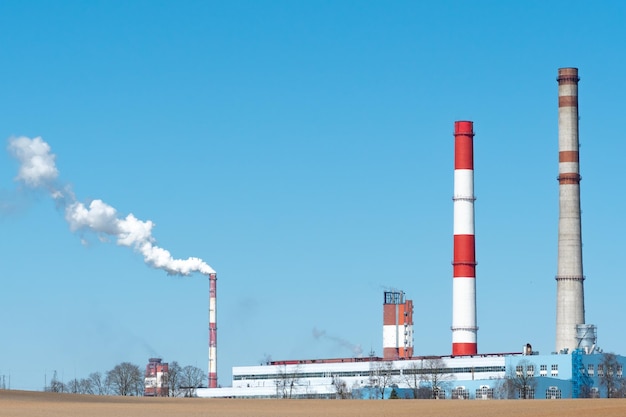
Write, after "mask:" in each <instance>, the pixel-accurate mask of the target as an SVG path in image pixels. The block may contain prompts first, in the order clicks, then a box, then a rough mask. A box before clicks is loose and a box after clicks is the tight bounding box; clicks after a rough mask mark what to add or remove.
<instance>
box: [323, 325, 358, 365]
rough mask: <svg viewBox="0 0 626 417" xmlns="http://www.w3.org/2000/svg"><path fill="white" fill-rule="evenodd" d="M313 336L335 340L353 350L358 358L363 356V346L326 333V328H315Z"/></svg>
mask: <svg viewBox="0 0 626 417" xmlns="http://www.w3.org/2000/svg"><path fill="white" fill-rule="evenodd" d="M313 337H314V338H316V339H328V340H331V341H333V342H335V343H336V344H338V345H339V346H341V347H344V348H347V349H349V350H350V351H351V352H352V354H353V355H354V356H356V357H357V358H360V357H361V356H363V348H361V345H355V344H353V343H350V342H349V341H347V340H345V339H342V338H340V337H337V336H330V335H328V334H326V330H318V329H317V328H313Z"/></svg>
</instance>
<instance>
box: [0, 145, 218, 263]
mask: <svg viewBox="0 0 626 417" xmlns="http://www.w3.org/2000/svg"><path fill="white" fill-rule="evenodd" d="M8 149H9V152H10V153H11V154H12V155H13V156H14V157H15V158H16V159H17V160H18V161H19V163H20V167H19V170H18V174H17V176H16V177H15V180H16V181H18V182H20V183H22V184H23V185H25V186H27V187H29V188H32V189H45V190H46V191H47V192H48V193H49V194H50V197H52V198H53V199H54V200H55V201H56V202H57V204H59V205H61V207H62V208H63V209H64V211H65V220H66V221H67V223H68V225H69V227H70V230H71V231H72V232H92V233H95V234H96V235H97V236H98V237H99V238H100V240H108V239H106V238H107V237H112V238H115V239H116V240H117V244H118V245H120V246H127V247H131V248H132V249H134V250H135V251H137V252H138V253H140V254H141V255H142V256H143V259H144V261H145V263H146V264H148V265H149V266H151V267H154V268H157V269H162V270H164V271H165V272H167V273H168V274H170V275H189V274H191V273H193V272H200V273H201V274H205V275H208V274H211V273H215V271H214V270H213V268H211V267H210V266H209V265H208V264H207V263H206V262H204V261H203V260H202V259H200V258H194V257H190V258H187V259H174V258H173V257H172V255H171V253H170V252H169V251H168V250H166V249H163V248H161V247H159V246H157V245H156V240H155V239H154V237H153V236H152V228H153V227H154V223H153V222H152V221H150V220H146V221H143V220H140V219H138V218H136V217H135V216H134V215H133V214H132V213H131V214H128V215H127V216H125V217H124V216H120V215H119V214H118V212H117V210H116V209H115V208H114V207H112V206H110V205H108V204H107V203H105V202H104V201H102V200H98V199H96V200H93V201H91V202H90V203H89V204H87V205H86V204H84V203H81V202H79V201H77V199H76V197H75V196H74V193H73V192H72V190H71V188H70V187H69V186H65V187H61V186H60V185H58V184H57V183H58V177H59V171H58V169H57V167H56V165H55V159H56V156H55V155H54V154H53V153H52V151H51V148H50V145H48V144H47V143H46V142H44V141H43V139H42V138H41V137H36V138H34V139H30V138H27V137H25V136H21V137H17V138H11V139H9V147H8Z"/></svg>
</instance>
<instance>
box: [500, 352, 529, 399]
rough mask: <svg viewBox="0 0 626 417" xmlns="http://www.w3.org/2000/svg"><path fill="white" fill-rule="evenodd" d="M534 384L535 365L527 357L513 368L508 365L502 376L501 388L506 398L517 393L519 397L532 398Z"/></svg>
mask: <svg viewBox="0 0 626 417" xmlns="http://www.w3.org/2000/svg"><path fill="white" fill-rule="evenodd" d="M536 386H537V381H536V380H535V365H534V364H532V363H530V362H529V361H528V360H527V359H523V360H521V361H519V362H518V363H517V365H516V366H515V368H513V367H509V369H508V370H507V373H506V376H505V377H504V385H503V389H504V391H505V392H506V397H507V398H516V394H517V395H519V398H520V399H523V400H527V399H532V398H534V392H535V387H536Z"/></svg>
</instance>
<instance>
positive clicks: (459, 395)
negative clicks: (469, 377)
mask: <svg viewBox="0 0 626 417" xmlns="http://www.w3.org/2000/svg"><path fill="white" fill-rule="evenodd" d="M452 398H453V399H455V400H467V399H469V391H468V390H467V389H465V387H456V388H455V389H454V390H453V391H452Z"/></svg>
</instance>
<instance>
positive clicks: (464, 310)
mask: <svg viewBox="0 0 626 417" xmlns="http://www.w3.org/2000/svg"><path fill="white" fill-rule="evenodd" d="M452 200H453V201H454V258H453V261H452V265H453V281H452V355H475V354H476V353H477V343H476V334H477V333H478V327H477V326H476V255H475V240H474V200H476V199H475V198H474V123H473V122H469V121H457V122H454V197H453V198H452Z"/></svg>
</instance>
